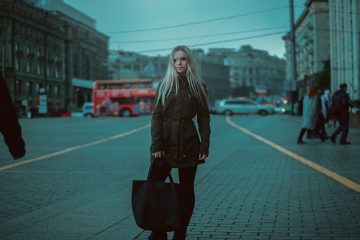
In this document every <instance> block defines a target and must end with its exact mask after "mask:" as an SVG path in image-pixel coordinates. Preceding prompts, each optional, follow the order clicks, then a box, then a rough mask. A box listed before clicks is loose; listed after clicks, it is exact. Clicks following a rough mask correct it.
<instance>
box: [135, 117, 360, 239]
mask: <svg viewBox="0 0 360 240" xmlns="http://www.w3.org/2000/svg"><path fill="white" fill-rule="evenodd" d="M242 117H243V116H242ZM284 118H285V119H283V120H284V121H285V122H286V127H288V128H286V131H288V132H290V133H291V134H289V135H287V136H286V134H285V135H284V134H283V133H282V132H281V133H280V134H278V136H276V137H275V138H274V137H273V136H274V133H271V134H270V133H269V131H270V132H271V131H275V130H276V125H274V126H273V125H272V124H275V122H271V121H270V122H269V123H268V124H269V125H268V126H267V128H268V129H273V130H268V131H264V126H263V127H261V126H259V125H256V126H257V127H258V128H253V127H252V126H251V124H249V122H251V121H249V120H251V119H253V118H252V117H247V119H245V120H244V119H240V117H234V118H233V119H234V121H235V122H238V123H240V124H243V123H245V122H246V123H247V124H248V126H247V127H248V128H250V129H251V128H253V129H254V130H260V131H259V132H260V133H262V135H263V136H264V135H267V134H268V136H267V137H269V138H273V139H272V140H277V138H279V139H282V140H281V141H283V142H281V141H280V143H281V144H282V145H283V146H284V145H285V147H286V148H290V149H292V150H293V151H294V152H298V153H299V154H301V155H308V156H310V157H312V156H314V155H316V154H318V155H317V158H312V159H311V160H313V161H315V162H316V161H319V162H320V163H321V162H324V161H326V160H328V161H330V162H332V163H331V164H332V166H334V165H335V166H338V168H336V167H335V169H334V170H341V171H340V172H343V173H346V174H347V175H348V176H350V177H354V176H356V179H358V177H359V175H360V174H359V170H360V166H359V162H360V161H359V160H358V159H359V158H357V159H356V158H355V157H357V156H358V152H359V150H360V149H359V145H356V144H358V143H357V141H353V145H352V146H351V148H347V149H346V151H347V156H348V157H347V160H349V161H350V160H351V163H350V166H352V167H356V168H355V169H352V171H350V170H349V169H348V170H349V171H347V172H345V171H343V168H344V167H341V164H339V161H342V160H344V158H340V157H339V155H337V154H333V155H326V158H325V159H324V158H323V157H324V156H323V154H321V153H325V152H327V151H329V148H331V149H332V153H334V152H340V155H341V153H344V152H343V151H344V148H342V149H341V148H340V146H339V145H335V146H334V145H333V144H332V143H325V144H323V145H318V143H317V142H316V143H315V141H316V140H309V142H308V146H305V149H304V146H299V145H296V144H295V141H296V136H297V131H298V130H299V127H298V126H300V124H299V125H297V123H299V121H301V120H300V119H299V118H294V117H286V116H285V117H284ZM242 121H244V122H242ZM272 127H274V128H272ZM278 131H279V129H278ZM238 134H239V138H240V139H241V140H240V141H239V142H238V144H237V145H235V146H236V151H235V152H233V153H232V154H231V155H230V156H228V157H227V158H224V159H222V160H221V162H219V163H218V165H217V166H216V167H215V168H213V169H212V170H211V171H209V173H208V174H207V175H206V176H205V177H204V178H203V179H201V181H200V182H198V183H197V185H196V193H197V200H196V208H195V211H194V215H193V217H192V220H191V223H190V226H189V229H188V237H187V239H189V240H195V239H196V240H202V239H224V240H225V239H309V240H310V239H311V240H313V239H339V240H342V239H354V240H356V239H360V193H358V192H355V191H353V190H351V189H349V188H347V187H345V186H343V185H341V184H339V183H338V182H335V181H334V180H332V179H330V178H329V177H327V176H325V175H323V174H321V173H319V172H317V171H315V170H312V169H310V168H308V167H306V166H304V165H302V164H300V163H299V162H297V161H294V160H293V159H291V158H290V157H288V156H286V155H284V154H282V153H280V152H278V151H276V150H274V149H273V148H271V147H269V146H266V145H264V144H263V143H261V142H259V141H257V140H255V139H253V138H251V137H249V136H246V135H244V134H241V133H238ZM357 134H358V129H353V130H351V133H350V137H352V138H354V136H356V135H357ZM353 140H356V139H353ZM293 143H294V144H293ZM314 143H315V146H317V147H314ZM341 147H343V146H341ZM304 150H305V151H304ZM304 153H305V154H304ZM351 156H352V157H354V158H351ZM336 163H337V164H338V165H337V164H336ZM331 164H330V165H331ZM169 236H170V237H171V235H169ZM137 239H146V234H143V235H141V237H139V238H137ZM169 239H171V238H169Z"/></svg>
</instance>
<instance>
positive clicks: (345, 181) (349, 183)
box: [226, 117, 360, 192]
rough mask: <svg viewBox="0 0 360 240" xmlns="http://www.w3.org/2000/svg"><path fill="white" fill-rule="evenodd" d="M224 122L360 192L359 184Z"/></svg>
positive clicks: (230, 123) (229, 121)
mask: <svg viewBox="0 0 360 240" xmlns="http://www.w3.org/2000/svg"><path fill="white" fill-rule="evenodd" d="M226 122H227V123H228V124H229V125H230V126H232V127H234V128H236V129H238V130H240V131H241V132H243V133H245V134H246V135H249V136H251V137H253V138H255V139H256V140H258V141H260V142H263V143H265V144H267V145H269V146H270V147H272V148H275V149H276V150H278V151H279V152H281V153H283V154H285V155H287V156H289V157H291V158H293V159H295V160H296V161H299V162H301V163H302V164H304V165H306V166H308V167H310V168H312V169H314V170H316V171H318V172H320V173H322V174H324V175H326V176H328V177H330V178H332V179H334V180H335V181H337V182H339V183H341V184H342V185H344V186H346V187H348V188H350V189H352V190H354V191H356V192H360V184H358V183H356V182H354V181H352V180H350V179H348V178H346V177H343V176H341V175H339V174H338V173H336V172H333V171H331V170H329V169H327V168H325V167H323V166H321V165H319V164H317V163H315V162H313V161H311V160H308V159H306V158H304V157H302V156H300V155H299V154H296V153H294V152H291V151H289V150H287V149H285V148H283V147H281V146H280V145H277V144H276V143H273V142H271V141H269V140H267V139H265V138H263V137H261V136H259V135H257V134H255V133H253V132H251V131H249V130H247V129H246V128H243V127H240V126H239V125H237V124H235V123H234V122H232V121H231V120H230V118H229V117H226Z"/></svg>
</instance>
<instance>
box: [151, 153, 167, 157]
mask: <svg viewBox="0 0 360 240" xmlns="http://www.w3.org/2000/svg"><path fill="white" fill-rule="evenodd" d="M151 155H152V156H153V157H154V158H163V157H165V151H157V152H154V153H152V154H151Z"/></svg>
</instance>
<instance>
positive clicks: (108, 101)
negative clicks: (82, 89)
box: [93, 79, 160, 117]
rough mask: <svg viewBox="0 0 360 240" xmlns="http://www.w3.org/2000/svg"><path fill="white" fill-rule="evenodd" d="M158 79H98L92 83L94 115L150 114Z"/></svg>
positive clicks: (125, 115)
mask: <svg viewBox="0 0 360 240" xmlns="http://www.w3.org/2000/svg"><path fill="white" fill-rule="evenodd" d="M159 81H160V79H126V80H98V81H95V82H94V85H93V108H94V115H95V116H122V117H128V116H138V115H142V114H150V113H151V111H152V105H153V103H154V100H155V95H156V88H157V86H158V84H159Z"/></svg>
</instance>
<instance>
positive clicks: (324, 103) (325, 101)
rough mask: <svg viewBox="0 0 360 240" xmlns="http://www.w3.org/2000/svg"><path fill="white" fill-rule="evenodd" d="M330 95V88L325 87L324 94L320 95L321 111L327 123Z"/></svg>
mask: <svg viewBox="0 0 360 240" xmlns="http://www.w3.org/2000/svg"><path fill="white" fill-rule="evenodd" d="M330 107H331V95H330V90H329V89H325V90H324V94H323V95H321V111H322V114H323V117H324V121H325V124H328V122H329V119H330Z"/></svg>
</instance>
